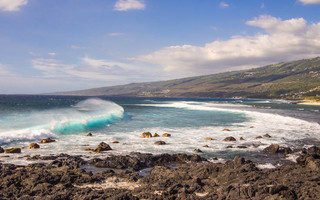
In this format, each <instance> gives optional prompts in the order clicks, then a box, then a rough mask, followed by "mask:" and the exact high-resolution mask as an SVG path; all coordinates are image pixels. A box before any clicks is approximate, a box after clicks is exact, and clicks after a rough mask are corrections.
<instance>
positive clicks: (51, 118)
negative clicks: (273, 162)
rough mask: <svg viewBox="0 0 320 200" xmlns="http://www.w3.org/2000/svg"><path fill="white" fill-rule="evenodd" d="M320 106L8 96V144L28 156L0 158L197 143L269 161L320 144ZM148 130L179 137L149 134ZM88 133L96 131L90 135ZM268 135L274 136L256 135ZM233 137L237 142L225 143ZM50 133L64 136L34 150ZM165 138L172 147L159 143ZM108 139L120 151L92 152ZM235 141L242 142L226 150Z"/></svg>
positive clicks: (3, 117)
mask: <svg viewBox="0 0 320 200" xmlns="http://www.w3.org/2000/svg"><path fill="white" fill-rule="evenodd" d="M319 110H320V106H308V105H298V104H292V102H290V101H285V100H256V99H195V98H192V99H190V98H183V99H182V98H125V97H99V98H93V97H67V96H36V95H34V96H32V95H29V96H26V95H0V146H1V147H4V148H9V147H21V148H22V154H16V155H13V154H10V156H9V157H8V156H4V155H5V154H2V156H1V154H0V160H1V161H3V162H11V163H18V164H27V163H29V162H31V161H28V160H27V159H26V158H25V157H24V156H26V155H31V156H32V155H37V154H39V155H50V154H58V153H67V154H70V155H83V156H84V157H85V158H88V159H89V158H92V157H95V156H101V155H103V156H106V155H110V154H114V155H117V154H130V153H131V152H141V153H153V154H159V153H187V154H194V149H201V150H202V151H203V153H202V154H201V155H202V156H204V157H207V158H215V157H216V158H219V159H228V158H233V157H234V156H235V155H240V156H244V157H248V158H250V159H256V160H258V161H260V162H263V160H265V163H267V162H269V160H268V158H267V157H266V156H263V155H262V154H261V153H260V152H261V150H263V149H264V148H265V147H267V146H269V145H270V144H279V145H280V146H282V147H290V148H292V149H299V148H304V147H308V146H311V145H319V143H320V124H319V123H320V112H319ZM223 129H229V130H230V131H223ZM146 131H149V132H151V133H152V134H154V133H158V134H159V135H162V134H163V133H170V134H171V137H157V138H155V137H153V138H141V134H142V133H143V132H146ZM88 132H91V133H92V134H93V136H92V137H88V136H86V135H87V133H88ZM265 134H269V135H270V136H271V138H265V137H263V138H262V139H256V137H258V136H263V135H265ZM229 136H232V137H234V138H236V139H237V141H235V142H223V141H222V140H223V139H224V138H226V137H229ZM47 137H51V138H52V139H55V140H56V142H54V143H48V144H41V148H40V149H36V150H30V149H27V147H28V146H29V144H30V143H33V142H39V141H40V140H41V139H43V138H47ZM206 137H211V138H213V139H214V140H210V141H208V140H205V138H206ZM240 137H242V138H244V140H240ZM159 140H162V141H165V142H166V145H155V144H154V142H155V141H159ZM113 141H119V143H112V142H113ZM100 142H106V143H108V144H109V145H110V146H111V147H112V149H113V150H112V151H108V152H105V153H102V154H97V153H92V152H88V151H85V149H86V148H95V147H96V146H97V145H98V144H99V143H100ZM204 145H208V147H203V146H204ZM229 145H231V146H233V147H234V148H226V147H227V146H229ZM237 146H245V147H247V148H237ZM286 159H293V158H292V157H287V158H286Z"/></svg>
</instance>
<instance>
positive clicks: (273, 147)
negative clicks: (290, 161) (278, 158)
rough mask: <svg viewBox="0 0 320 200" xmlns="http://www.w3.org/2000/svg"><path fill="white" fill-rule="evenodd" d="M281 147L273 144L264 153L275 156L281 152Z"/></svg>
mask: <svg viewBox="0 0 320 200" xmlns="http://www.w3.org/2000/svg"><path fill="white" fill-rule="evenodd" d="M279 147H280V146H279V145H278V144H272V145H270V146H268V147H266V148H265V149H263V150H262V151H263V153H269V154H274V153H278V152H279Z"/></svg>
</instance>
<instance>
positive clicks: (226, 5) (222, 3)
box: [220, 2, 229, 8]
mask: <svg viewBox="0 0 320 200" xmlns="http://www.w3.org/2000/svg"><path fill="white" fill-rule="evenodd" d="M220 7H221V8H227V7H229V4H227V3H226V2H220Z"/></svg>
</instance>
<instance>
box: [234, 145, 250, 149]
mask: <svg viewBox="0 0 320 200" xmlns="http://www.w3.org/2000/svg"><path fill="white" fill-rule="evenodd" d="M237 147H238V148H239V149H246V148H248V147H247V146H244V145H240V146H237Z"/></svg>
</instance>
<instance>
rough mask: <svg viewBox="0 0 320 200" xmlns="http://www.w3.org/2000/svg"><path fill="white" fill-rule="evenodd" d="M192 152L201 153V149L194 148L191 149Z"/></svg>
mask: <svg viewBox="0 0 320 200" xmlns="http://www.w3.org/2000/svg"><path fill="white" fill-rule="evenodd" d="M193 152H195V153H203V151H201V150H200V149H195V150H193Z"/></svg>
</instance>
